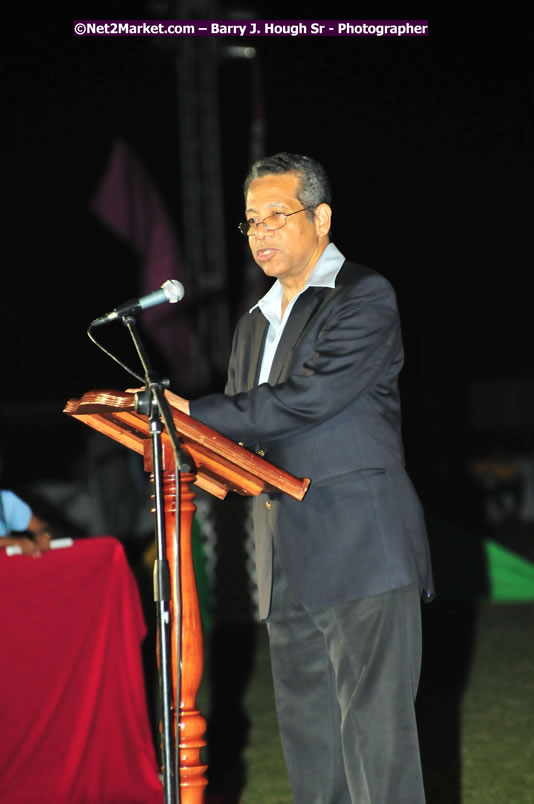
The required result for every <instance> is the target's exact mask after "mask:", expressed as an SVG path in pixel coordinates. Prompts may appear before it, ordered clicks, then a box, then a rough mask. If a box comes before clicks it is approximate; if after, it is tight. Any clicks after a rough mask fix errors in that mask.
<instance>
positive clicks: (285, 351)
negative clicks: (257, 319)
mask: <svg viewBox="0 0 534 804" xmlns="http://www.w3.org/2000/svg"><path fill="white" fill-rule="evenodd" d="M325 290H327V289H326V288H316V287H311V288H308V289H307V290H306V292H305V293H303V294H302V295H301V296H299V298H298V299H297V301H296V302H295V306H294V307H293V309H292V311H291V314H290V316H289V319H288V321H287V323H286V325H285V327H284V331H283V333H282V337H281V338H280V343H279V344H278V348H277V350H276V354H275V356H274V360H273V364H272V366H271V371H270V373H269V385H276V383H277V382H280V380H281V379H282V377H283V374H284V369H285V368H286V366H287V365H288V363H289V361H290V359H291V355H292V352H293V349H294V348H295V345H296V344H297V342H298V340H299V339H300V338H301V336H302V335H303V334H304V331H305V329H306V326H307V324H308V322H309V321H310V320H311V319H312V318H313V316H314V315H315V313H316V311H317V309H318V307H319V306H320V304H321V300H322V297H323V296H324V291H325Z"/></svg>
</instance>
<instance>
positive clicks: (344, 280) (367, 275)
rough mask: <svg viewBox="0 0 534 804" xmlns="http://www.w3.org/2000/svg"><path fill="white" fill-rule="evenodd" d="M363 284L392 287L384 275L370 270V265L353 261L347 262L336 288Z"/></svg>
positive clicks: (338, 276)
mask: <svg viewBox="0 0 534 804" xmlns="http://www.w3.org/2000/svg"><path fill="white" fill-rule="evenodd" d="M361 282H370V283H371V284H376V285H383V286H386V287H392V286H391V282H390V281H389V280H388V279H387V278H386V277H385V276H384V274H381V273H380V271H377V270H376V269H375V268H370V267H369V266H368V265H362V264H361V263H359V262H354V261H353V260H345V262H344V263H343V265H342V266H341V268H340V269H339V273H338V275H337V277H336V287H338V286H339V285H349V284H352V283H361Z"/></svg>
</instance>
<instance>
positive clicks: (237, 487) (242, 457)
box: [63, 390, 310, 500]
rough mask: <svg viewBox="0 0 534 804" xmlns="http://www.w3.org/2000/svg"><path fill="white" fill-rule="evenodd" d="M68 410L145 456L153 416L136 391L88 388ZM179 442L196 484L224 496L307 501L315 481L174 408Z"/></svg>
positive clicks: (167, 450)
mask: <svg viewBox="0 0 534 804" xmlns="http://www.w3.org/2000/svg"><path fill="white" fill-rule="evenodd" d="M63 412H64V413H66V414H68V415H69V416H72V417H74V418H76V419H79V420H80V421H82V422H83V423H84V424H87V425H88V426H89V427H92V428H93V429H95V430H98V431H99V432H101V433H103V434H104V435H106V436H108V437H109V438H112V439H114V440H115V441H118V442H119V443H121V444H123V445H124V446H125V447H127V448H128V449H131V450H134V451H135V452H138V453H139V454H141V455H143V454H145V452H146V450H145V447H146V442H147V441H150V438H151V436H150V433H149V430H148V419H147V417H146V416H144V415H141V414H139V413H136V411H135V395H134V394H131V393H128V392H126V391H110V390H99V391H88V392H87V393H85V394H84V395H83V396H82V397H81V398H80V399H70V400H69V401H68V402H67V404H66V406H65V408H64V411H63ZM172 415H173V420H174V425H175V427H176V431H177V433H178V438H179V441H180V444H181V446H182V448H183V450H184V452H186V453H187V454H188V455H189V456H190V458H191V460H192V461H193V463H194V466H195V470H194V473H195V480H194V484H195V485H197V486H198V487H199V488H202V489H204V490H206V491H208V492H209V493H211V494H213V495H215V496H217V497H219V498H220V499H223V498H224V497H225V496H226V494H227V493H228V492H229V491H234V492H237V493H238V494H243V495H250V496H256V495H258V494H260V493H261V492H264V491H282V492H284V493H286V494H288V495H289V496H291V497H294V498H295V499H297V500H302V498H303V497H304V495H305V494H306V491H307V489H308V486H309V484H310V481H309V479H308V478H295V477H293V475H290V474H289V473H288V472H285V471H284V470H283V469H279V468H278V467H276V466H273V465H272V464H270V463H269V462H268V461H266V460H264V459H263V458H261V457H260V456H259V455H256V454H255V453H253V452H250V450H247V449H245V448H244V447H241V446H239V444H236V443H235V442H233V441H231V440H230V439H229V438H225V437H224V436H222V435H220V434H219V433H217V432H216V431H215V430H212V429H211V428H209V427H207V426H206V425H204V424H202V422H199V421H197V420H196V419H193V418H192V417H191V416H187V415H186V414H184V413H181V412H180V411H177V410H174V409H173V410H172ZM162 444H163V449H164V451H165V453H167V454H171V450H172V445H171V440H170V437H169V436H168V434H167V433H166V432H164V433H163V436H162Z"/></svg>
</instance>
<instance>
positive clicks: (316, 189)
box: [243, 151, 332, 219]
mask: <svg viewBox="0 0 534 804" xmlns="http://www.w3.org/2000/svg"><path fill="white" fill-rule="evenodd" d="M279 173H295V174H296V175H297V177H298V184H297V199H298V200H299V201H300V203H301V204H302V206H303V207H317V206H319V204H323V203H326V204H330V202H331V199H332V191H331V189H330V181H329V179H328V175H327V173H326V170H325V169H324V167H323V166H322V165H321V164H319V162H317V161H316V160H315V159H312V158H311V157H310V156H301V155H300V154H290V153H287V152H286V151H281V152H280V153H277V154H274V156H267V157H265V159H258V161H257V162H254V164H253V165H252V167H251V168H250V170H249V172H248V174H247V177H246V179H245V183H244V185H243V191H244V194H245V201H246V197H247V193H248V189H249V187H250V184H251V182H253V181H254V179H259V178H261V177H262V176H269V175H272V174H279ZM309 217H310V219H311V218H313V210H311V211H310V215H309Z"/></svg>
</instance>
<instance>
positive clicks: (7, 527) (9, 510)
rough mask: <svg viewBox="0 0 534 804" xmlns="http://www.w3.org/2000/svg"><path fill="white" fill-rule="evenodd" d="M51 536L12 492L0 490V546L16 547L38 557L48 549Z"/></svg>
mask: <svg viewBox="0 0 534 804" xmlns="http://www.w3.org/2000/svg"><path fill="white" fill-rule="evenodd" d="M51 538H52V534H51V532H50V528H49V526H48V525H47V524H46V522H43V520H42V519H40V518H39V517H38V516H36V515H35V514H34V513H33V511H32V509H31V508H30V506H29V505H28V504H27V503H26V502H24V500H21V498H20V497H18V496H17V495H16V494H15V493H14V492H12V491H8V490H7V489H0V540H1V541H0V546H1V547H8V546H9V545H17V546H18V547H20V549H21V551H22V552H23V553H24V554H26V555H31V556H40V555H41V553H44V552H46V551H47V550H49V549H50V540H51Z"/></svg>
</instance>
